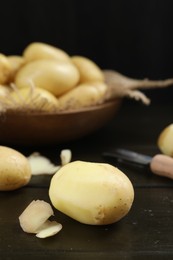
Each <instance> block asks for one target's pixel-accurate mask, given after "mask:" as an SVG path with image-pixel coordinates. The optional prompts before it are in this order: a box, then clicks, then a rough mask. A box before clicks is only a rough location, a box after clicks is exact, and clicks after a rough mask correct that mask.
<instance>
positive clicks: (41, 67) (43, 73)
mask: <svg viewBox="0 0 173 260" xmlns="http://www.w3.org/2000/svg"><path fill="white" fill-rule="evenodd" d="M78 81H79V72H78V70H77V68H76V67H75V66H74V65H73V64H72V63H71V62H64V61H57V60H37V61H33V62H30V63H27V64H26V65H24V66H23V67H22V68H21V69H20V70H19V71H18V73H17V75H16V78H15V84H16V85H17V87H19V88H24V87H31V86H35V87H38V88H43V89H46V90H48V91H50V92H51V93H52V94H54V95H55V96H59V95H62V94H63V93H65V92H66V91H69V90H70V89H72V88H73V87H75V86H76V84H77V83H78Z"/></svg>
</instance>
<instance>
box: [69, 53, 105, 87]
mask: <svg viewBox="0 0 173 260" xmlns="http://www.w3.org/2000/svg"><path fill="white" fill-rule="evenodd" d="M71 60H72V62H73V63H74V64H75V66H76V67H77V68H78V70H79V72H80V83H84V82H90V81H102V82H103V81H104V76H103V73H102V71H101V69H100V68H99V67H98V66H97V64H96V63H94V62H93V61H92V60H90V59H88V58H86V57H83V56H72V57H71Z"/></svg>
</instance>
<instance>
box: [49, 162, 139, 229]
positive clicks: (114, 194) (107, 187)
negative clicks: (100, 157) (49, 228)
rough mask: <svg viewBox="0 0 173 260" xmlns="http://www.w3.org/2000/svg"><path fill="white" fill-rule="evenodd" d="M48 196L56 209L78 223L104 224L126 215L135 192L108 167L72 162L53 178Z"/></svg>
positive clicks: (114, 170)
mask: <svg viewBox="0 0 173 260" xmlns="http://www.w3.org/2000/svg"><path fill="white" fill-rule="evenodd" d="M49 197H50V200H51V202H52V204H53V205H54V207H55V208H56V209H58V210H59V211H61V212H63V213H64V214H66V215H68V216H69V217H71V218H73V219H75V220H77V221H79V222H81V223H84V224H90V225H106V224H111V223H114V222H116V221H118V220H120V219H121V218H123V217H124V216H125V215H126V214H127V213H128V212H129V210H130V208H131V206H132V203H133V199H134V190H133V186H132V183H131V182H130V180H129V179H128V177H127V176H126V175H125V174H124V173H123V172H121V171H120V170H119V169H118V168H115V167H113V166H112V165H110V164H104V163H94V162H83V161H74V162H71V163H68V164H66V165H65V166H63V167H62V168H60V170H58V171H57V173H55V175H54V176H53V177H52V179H51V183H50V187H49Z"/></svg>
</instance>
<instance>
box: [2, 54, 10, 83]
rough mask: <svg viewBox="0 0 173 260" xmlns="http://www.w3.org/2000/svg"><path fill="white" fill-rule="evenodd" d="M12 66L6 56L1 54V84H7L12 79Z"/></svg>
mask: <svg viewBox="0 0 173 260" xmlns="http://www.w3.org/2000/svg"><path fill="white" fill-rule="evenodd" d="M11 69H12V67H11V64H10V62H9V60H8V58H7V56H5V55H4V54H2V53H0V84H6V83H8V82H9V81H10V78H11Z"/></svg>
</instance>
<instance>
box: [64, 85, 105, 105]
mask: <svg viewBox="0 0 173 260" xmlns="http://www.w3.org/2000/svg"><path fill="white" fill-rule="evenodd" d="M106 91H107V85H106V84H105V83H103V82H89V83H83V84H80V85H78V86H77V87H75V88H74V89H72V90H70V91H68V92H67V93H65V94H64V95H62V96H61V97H59V104H60V109H61V110H69V109H80V108H83V107H89V106H93V105H97V104H100V103H102V102H103V100H104V96H105V93H106Z"/></svg>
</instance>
